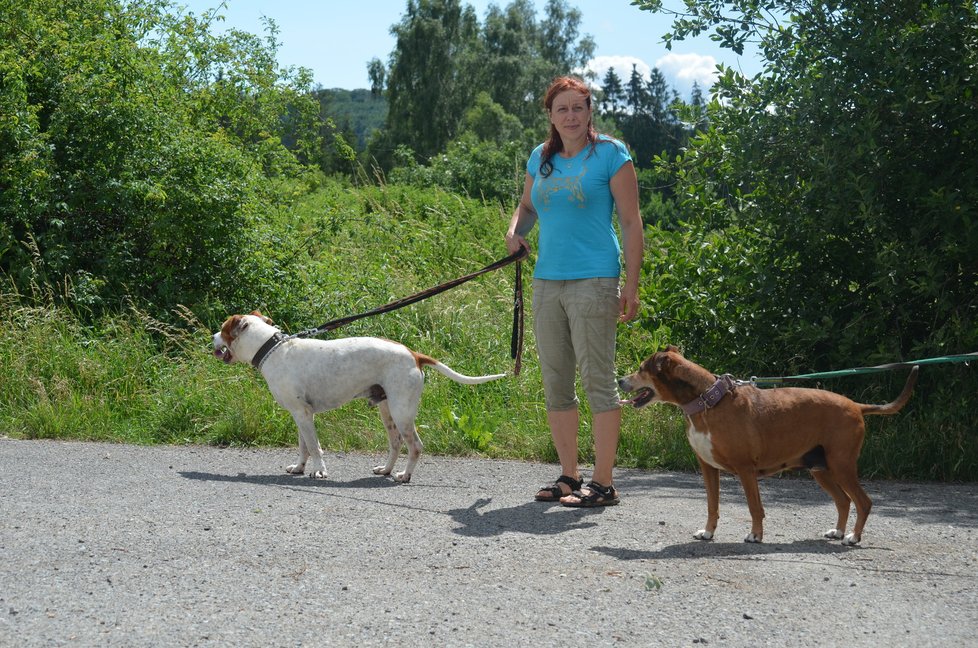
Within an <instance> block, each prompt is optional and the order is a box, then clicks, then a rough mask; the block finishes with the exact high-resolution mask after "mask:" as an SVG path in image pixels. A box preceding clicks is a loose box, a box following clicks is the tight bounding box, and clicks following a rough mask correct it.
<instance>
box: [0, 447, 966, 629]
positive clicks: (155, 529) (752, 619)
mask: <svg viewBox="0 0 978 648" xmlns="http://www.w3.org/2000/svg"><path fill="white" fill-rule="evenodd" d="M292 459H293V452H292V451H291V450H286V449H272V450H264V449H263V450H241V449H218V448H205V447H137V446H125V445H107V444H98V443H63V442H53V441H15V440H11V439H5V438H0V645H2V646H17V647H20V646H28V647H29V646H138V647H150V646H231V645H234V646H262V647H265V646H381V645H390V644H397V645H400V646H506V645H527V646H575V647H579V646H701V645H714V646H750V647H752V648H754V647H757V646H779V647H784V646H820V647H821V646H827V645H838V646H846V647H847V648H853V647H858V646H873V647H874V648H876V647H878V646H901V647H902V646H974V645H976V643H978V639H976V637H978V575H976V568H978V542H976V535H978V534H976V528H978V485H975V484H965V485H960V484H950V485H948V484H921V483H903V482H875V481H874V482H867V483H866V484H865V485H866V488H867V492H868V493H869V495H870V497H872V498H873V500H874V502H875V507H874V509H873V514H872V515H871V516H870V519H869V523H868V525H867V528H866V532H865V534H864V536H863V543H862V546H861V547H858V548H846V547H842V546H841V545H840V544H839V542H838V541H833V542H830V541H826V540H823V539H821V532H822V531H824V530H825V529H827V528H829V527H830V526H832V524H833V523H834V516H835V513H834V507H833V506H832V504H831V502H830V501H829V498H828V496H826V495H825V494H823V493H822V492H821V491H820V490H819V488H818V486H817V485H816V484H815V483H814V482H813V481H812V480H811V479H808V478H790V479H788V478H780V479H778V478H775V479H769V480H766V481H764V482H763V483H762V496H763V498H764V503H765V506H766V509H767V519H766V526H765V543H764V544H762V545H748V544H744V543H743V542H742V538H743V536H744V535H745V533H746V532H747V531H748V529H749V524H750V518H749V515H748V513H747V508H746V505H745V503H744V499H743V495H742V493H741V491H740V487H739V485H738V484H737V482H735V481H734V480H732V479H729V478H725V479H724V481H723V483H722V486H721V509H720V513H721V520H720V527H719V529H718V532H717V537H716V539H715V540H714V541H712V542H699V541H696V540H693V538H692V534H693V532H695V531H696V530H697V529H699V528H701V527H702V525H703V523H704V521H705V516H706V501H705V496H704V493H703V488H702V485H701V483H700V478H699V476H698V475H695V474H683V473H664V472H645V471H637V470H620V471H618V473H617V474H616V483H617V486H618V488H619V491H620V492H621V494H622V503H621V505H620V506H617V507H610V508H605V509H596V510H580V509H566V508H562V507H560V506H554V505H548V504H541V503H536V502H533V501H532V494H533V493H534V492H535V489H536V487H538V486H540V485H541V484H543V483H544V482H546V481H548V480H550V479H552V478H553V477H555V476H556V468H555V467H554V466H550V465H540V464H528V463H519V462H500V461H489V460H484V459H453V458H444V457H431V456H426V457H423V458H422V460H421V463H420V464H419V467H418V469H417V472H416V473H415V475H414V481H413V482H412V483H411V484H408V485H397V484H394V483H393V482H392V481H390V480H389V479H385V478H380V477H375V476H373V475H371V474H370V467H371V466H373V465H374V464H376V463H377V462H378V460H379V459H380V457H376V456H366V455H352V454H351V455H335V454H331V455H329V456H328V457H327V466H328V468H329V470H330V478H329V479H328V480H325V481H313V480H310V479H308V478H305V477H293V476H289V475H286V474H285V473H284V466H285V465H286V464H288V463H290V462H291V461H292Z"/></svg>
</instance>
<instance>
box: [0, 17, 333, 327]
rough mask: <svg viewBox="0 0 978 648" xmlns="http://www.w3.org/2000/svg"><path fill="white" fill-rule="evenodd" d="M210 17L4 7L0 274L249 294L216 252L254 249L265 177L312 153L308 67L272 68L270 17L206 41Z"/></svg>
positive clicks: (136, 294) (115, 290)
mask: <svg viewBox="0 0 978 648" xmlns="http://www.w3.org/2000/svg"><path fill="white" fill-rule="evenodd" d="M215 19H216V16H215V15H213V14H210V15H208V16H205V17H202V18H197V17H194V16H192V15H182V14H180V13H173V10H172V8H171V7H170V4H169V3H168V2H166V1H164V0H144V1H132V2H121V1H120V0H57V1H55V0H27V1H25V2H18V3H5V4H4V11H3V13H2V14H0V116H2V119H0V271H2V272H3V273H5V274H7V275H9V276H10V277H11V278H12V280H13V281H14V283H15V285H16V286H18V287H20V288H21V289H22V290H28V289H30V287H31V286H32V285H38V284H61V283H63V282H65V281H67V282H68V283H69V284H74V286H73V291H74V293H75V296H76V298H77V299H78V300H79V301H80V302H86V301H87V302H88V303H90V304H91V305H92V306H97V305H98V304H99V303H100V302H101V300H103V299H105V300H110V301H111V302H112V303H116V304H117V303H118V302H119V300H120V299H122V298H123V296H127V297H129V298H131V299H135V300H146V301H149V302H152V303H153V304H155V305H156V306H158V307H160V308H161V309H164V310H168V309H169V308H170V307H172V306H173V305H174V304H176V303H177V302H178V301H179V302H182V303H184V304H189V305H195V304H204V303H207V302H211V301H219V300H221V299H222V298H225V297H227V296H229V295H233V294H235V293H238V292H241V291H245V292H246V291H247V289H248V283H249V281H250V280H251V279H250V278H249V276H245V271H244V267H245V265H247V264H245V263H228V261H227V260H228V259H240V258H241V257H242V256H247V255H248V254H249V251H250V250H252V249H253V246H254V244H255V242H254V241H253V240H251V238H250V237H251V236H252V234H251V233H250V228H249V227H247V223H248V222H249V221H250V219H252V218H253V216H254V213H255V210H256V209H257V205H258V201H259V199H260V198H262V196H264V195H267V193H266V192H267V191H268V184H267V181H268V179H273V178H278V177H284V176H295V175H297V174H301V173H303V169H304V165H305V164H306V163H309V162H313V161H315V157H316V155H317V151H318V150H319V143H318V137H319V135H318V128H319V125H318V122H317V118H318V110H317V106H316V103H315V101H314V100H313V99H312V98H311V97H310V96H309V94H308V92H307V86H308V83H309V80H310V79H309V76H308V73H307V72H304V71H301V70H300V71H298V72H293V71H291V70H289V71H283V70H280V69H279V68H278V67H277V65H276V63H275V33H276V32H275V29H274V25H270V26H269V34H268V36H267V38H266V39H264V40H263V39H261V38H258V37H256V36H252V35H249V34H243V33H240V32H236V31H231V32H228V33H227V34H226V35H224V36H220V37H217V36H213V35H212V34H211V33H210V31H209V28H210V24H211V22H212V21H213V20H215ZM286 143H288V145H289V147H290V148H287V147H286ZM251 270H252V271H253V270H254V268H251ZM251 276H253V275H251Z"/></svg>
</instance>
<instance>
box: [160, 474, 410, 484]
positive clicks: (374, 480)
mask: <svg viewBox="0 0 978 648" xmlns="http://www.w3.org/2000/svg"><path fill="white" fill-rule="evenodd" d="M179 474H180V476H181V477H183V478H184V479H191V480H195V481H215V482H234V483H238V484H255V485H258V486H291V487H296V486H312V487H319V488H322V487H327V486H328V487H329V488H395V487H398V486H400V485H401V484H398V483H397V482H395V481H394V480H392V479H390V478H387V477H382V476H379V475H374V476H370V477H360V478H359V479H354V480H350V481H333V480H332V479H329V478H327V479H309V478H308V477H306V476H305V475H290V474H288V473H282V474H275V475H249V474H247V473H243V472H242V473H238V474H236V475H221V474H218V473H205V472H198V471H189V470H188V471H181V472H180V473H179Z"/></svg>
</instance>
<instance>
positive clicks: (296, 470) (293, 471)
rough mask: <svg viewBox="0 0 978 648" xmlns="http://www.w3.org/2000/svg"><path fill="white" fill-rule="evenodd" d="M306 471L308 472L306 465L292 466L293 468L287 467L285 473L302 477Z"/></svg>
mask: <svg viewBox="0 0 978 648" xmlns="http://www.w3.org/2000/svg"><path fill="white" fill-rule="evenodd" d="M305 471H306V465H305V464H292V465H291V466H286V467H285V472H287V473H289V474H290V475H301V474H302V473H304V472H305Z"/></svg>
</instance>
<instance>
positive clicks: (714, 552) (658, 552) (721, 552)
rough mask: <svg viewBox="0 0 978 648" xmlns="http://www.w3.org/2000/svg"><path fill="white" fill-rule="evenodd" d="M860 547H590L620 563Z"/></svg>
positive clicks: (806, 543) (696, 543)
mask: <svg viewBox="0 0 978 648" xmlns="http://www.w3.org/2000/svg"><path fill="white" fill-rule="evenodd" d="M861 549H862V547H859V546H858V545H857V546H845V545H843V544H841V543H839V542H832V541H830V540H818V539H812V540H795V541H793V542H774V543H768V542H760V543H751V542H715V541H707V542H704V541H702V540H692V539H691V540H690V541H689V542H685V543H681V544H674V545H668V546H666V547H663V548H662V549H654V550H653V549H648V550H645V549H624V548H621V547H592V548H591V551H596V552H598V553H601V554H604V555H606V556H609V557H611V558H615V559H617V560H622V561H632V560H696V559H699V558H705V559H711V558H730V559H738V558H742V559H744V560H756V559H760V558H763V557H766V556H777V555H785V556H792V555H796V554H815V555H823V556H824V555H838V554H845V553H848V552H850V551H860V550H861Z"/></svg>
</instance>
